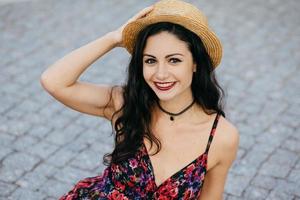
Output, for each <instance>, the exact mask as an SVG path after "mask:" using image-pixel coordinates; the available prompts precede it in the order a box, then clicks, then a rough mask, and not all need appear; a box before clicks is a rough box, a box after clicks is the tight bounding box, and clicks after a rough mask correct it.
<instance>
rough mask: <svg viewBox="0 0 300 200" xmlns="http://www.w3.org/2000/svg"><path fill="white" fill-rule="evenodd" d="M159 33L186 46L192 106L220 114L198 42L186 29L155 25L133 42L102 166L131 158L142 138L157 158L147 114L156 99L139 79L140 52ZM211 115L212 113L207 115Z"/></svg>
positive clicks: (219, 92) (218, 94)
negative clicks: (112, 137) (111, 145)
mask: <svg viewBox="0 0 300 200" xmlns="http://www.w3.org/2000/svg"><path fill="white" fill-rule="evenodd" d="M162 31H167V32H168V33H171V34H174V35H175V36H176V37H177V38H178V39H180V40H182V41H184V42H186V43H187V45H188V48H189V50H190V51H191V53H192V56H193V59H194V62H195V63H196V64H197V70H196V72H195V73H194V75H193V79H192V84H191V89H192V94H193V97H194V99H195V103H197V104H198V105H199V106H201V107H202V108H203V110H204V111H205V113H207V114H213V113H216V112H218V113H221V115H223V116H224V117H225V113H224V111H223V107H224V105H223V97H224V95H225V94H224V91H223V89H222V88H221V87H220V85H219V84H218V82H217V80H216V75H215V72H214V68H213V65H212V61H211V58H210V57H209V55H208V53H207V51H206V49H205V47H204V45H203V43H202V41H201V39H200V38H199V37H198V36H197V35H196V34H195V33H193V32H191V31H189V30H187V29H186V28H184V27H182V26H180V25H178V24H174V23H170V22H159V23H155V24H152V25H149V26H147V27H146V28H145V29H143V30H142V31H141V32H140V33H139V35H138V37H137V40H136V43H135V47H134V50H133V53H132V57H131V60H130V63H129V66H128V69H127V72H128V75H127V81H126V83H125V85H123V86H122V88H123V105H122V107H121V109H120V110H118V111H116V112H115V113H114V114H113V117H114V116H115V115H116V114H117V113H121V114H120V115H119V116H118V118H117V119H116V121H115V125H114V130H115V148H114V150H113V152H112V153H107V154H105V155H104V157H103V163H104V165H110V164H111V163H115V164H117V163H120V162H122V161H124V160H127V159H128V158H130V157H132V156H133V155H134V154H135V153H136V151H137V149H138V148H139V147H140V146H141V145H142V142H143V138H144V137H146V138H148V139H149V140H150V142H151V147H152V144H153V142H154V143H155V144H156V145H157V147H158V148H157V151H156V152H155V154H157V153H158V152H159V151H160V149H161V143H160V141H159V140H158V139H157V138H156V137H155V136H154V135H153V133H152V131H151V127H150V124H151V113H152V111H153V108H154V106H155V105H156V103H157V101H158V97H157V96H156V94H155V93H154V92H153V90H152V89H151V88H150V87H149V86H148V84H147V83H146V81H145V80H144V77H143V51H144V48H145V45H146V41H147V38H148V37H149V36H152V35H155V34H158V33H160V32H162ZM209 110H210V111H213V112H209Z"/></svg>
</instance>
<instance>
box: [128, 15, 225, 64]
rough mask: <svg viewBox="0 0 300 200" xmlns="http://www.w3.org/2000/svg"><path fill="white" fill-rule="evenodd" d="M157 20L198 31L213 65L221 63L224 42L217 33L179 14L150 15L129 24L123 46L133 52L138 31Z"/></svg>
mask: <svg viewBox="0 0 300 200" xmlns="http://www.w3.org/2000/svg"><path fill="white" fill-rule="evenodd" d="M157 22H172V23H175V24H179V25H181V26H183V27H185V28H187V29H188V30H190V31H192V32H194V33H196V34H197V35H198V36H199V37H200V38H201V40H202V42H203V44H204V46H205V48H206V51H207V53H208V55H209V56H210V58H211V60H212V63H213V67H214V68H215V67H217V66H218V65H219V64H220V62H221V58H222V52H223V51H222V44H221V42H220V40H219V39H218V37H217V36H216V35H215V33H214V32H213V31H212V30H210V29H209V27H208V26H207V25H204V24H202V23H199V22H198V21H195V20H191V19H190V18H185V17H183V16H177V15H158V16H157V15H156V16H148V17H144V18H141V19H139V20H136V21H133V22H131V23H129V24H127V25H126V26H125V28H124V30H123V33H122V37H123V46H124V47H125V48H126V49H127V51H128V52H129V53H130V54H132V52H133V48H134V43H135V41H136V38H137V35H138V33H139V32H140V31H141V30H143V29H144V28H145V27H146V26H148V25H150V24H154V23H157Z"/></svg>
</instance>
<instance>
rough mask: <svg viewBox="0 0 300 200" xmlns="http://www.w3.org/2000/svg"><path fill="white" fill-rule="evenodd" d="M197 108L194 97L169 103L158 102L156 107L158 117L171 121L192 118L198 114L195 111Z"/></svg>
mask: <svg viewBox="0 0 300 200" xmlns="http://www.w3.org/2000/svg"><path fill="white" fill-rule="evenodd" d="M195 107H197V105H196V103H195V102H194V98H193V97H191V96H190V97H185V98H181V99H180V98H176V99H173V100H169V101H162V100H160V101H159V102H158V105H157V106H156V111H157V116H158V117H159V118H161V119H163V118H168V119H169V120H171V121H173V122H174V121H178V120H180V119H181V120H180V121H182V119H184V118H185V117H184V116H186V117H188V118H189V117H191V116H192V115H193V113H197V111H196V110H195ZM191 114H192V115H191Z"/></svg>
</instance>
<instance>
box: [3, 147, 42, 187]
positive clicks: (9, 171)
mask: <svg viewBox="0 0 300 200" xmlns="http://www.w3.org/2000/svg"><path fill="white" fill-rule="evenodd" d="M39 162H40V159H38V158H36V157H33V156H30V155H28V154H26V153H24V152H15V153H13V154H11V155H10V156H8V157H6V158H5V159H4V160H3V162H2V164H3V166H1V168H0V180H2V181H10V182H12V181H16V180H17V179H18V178H19V177H20V176H21V175H22V174H23V173H25V172H27V171H30V170H31V169H32V168H33V167H34V166H35V165H36V164H38V163H39Z"/></svg>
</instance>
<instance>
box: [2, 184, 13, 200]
mask: <svg viewBox="0 0 300 200" xmlns="http://www.w3.org/2000/svg"><path fill="white" fill-rule="evenodd" d="M16 188H17V185H15V184H10V183H4V182H1V181H0V199H4V197H6V196H8V195H9V194H10V193H12V192H13V191H14V190H15V189H16Z"/></svg>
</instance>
